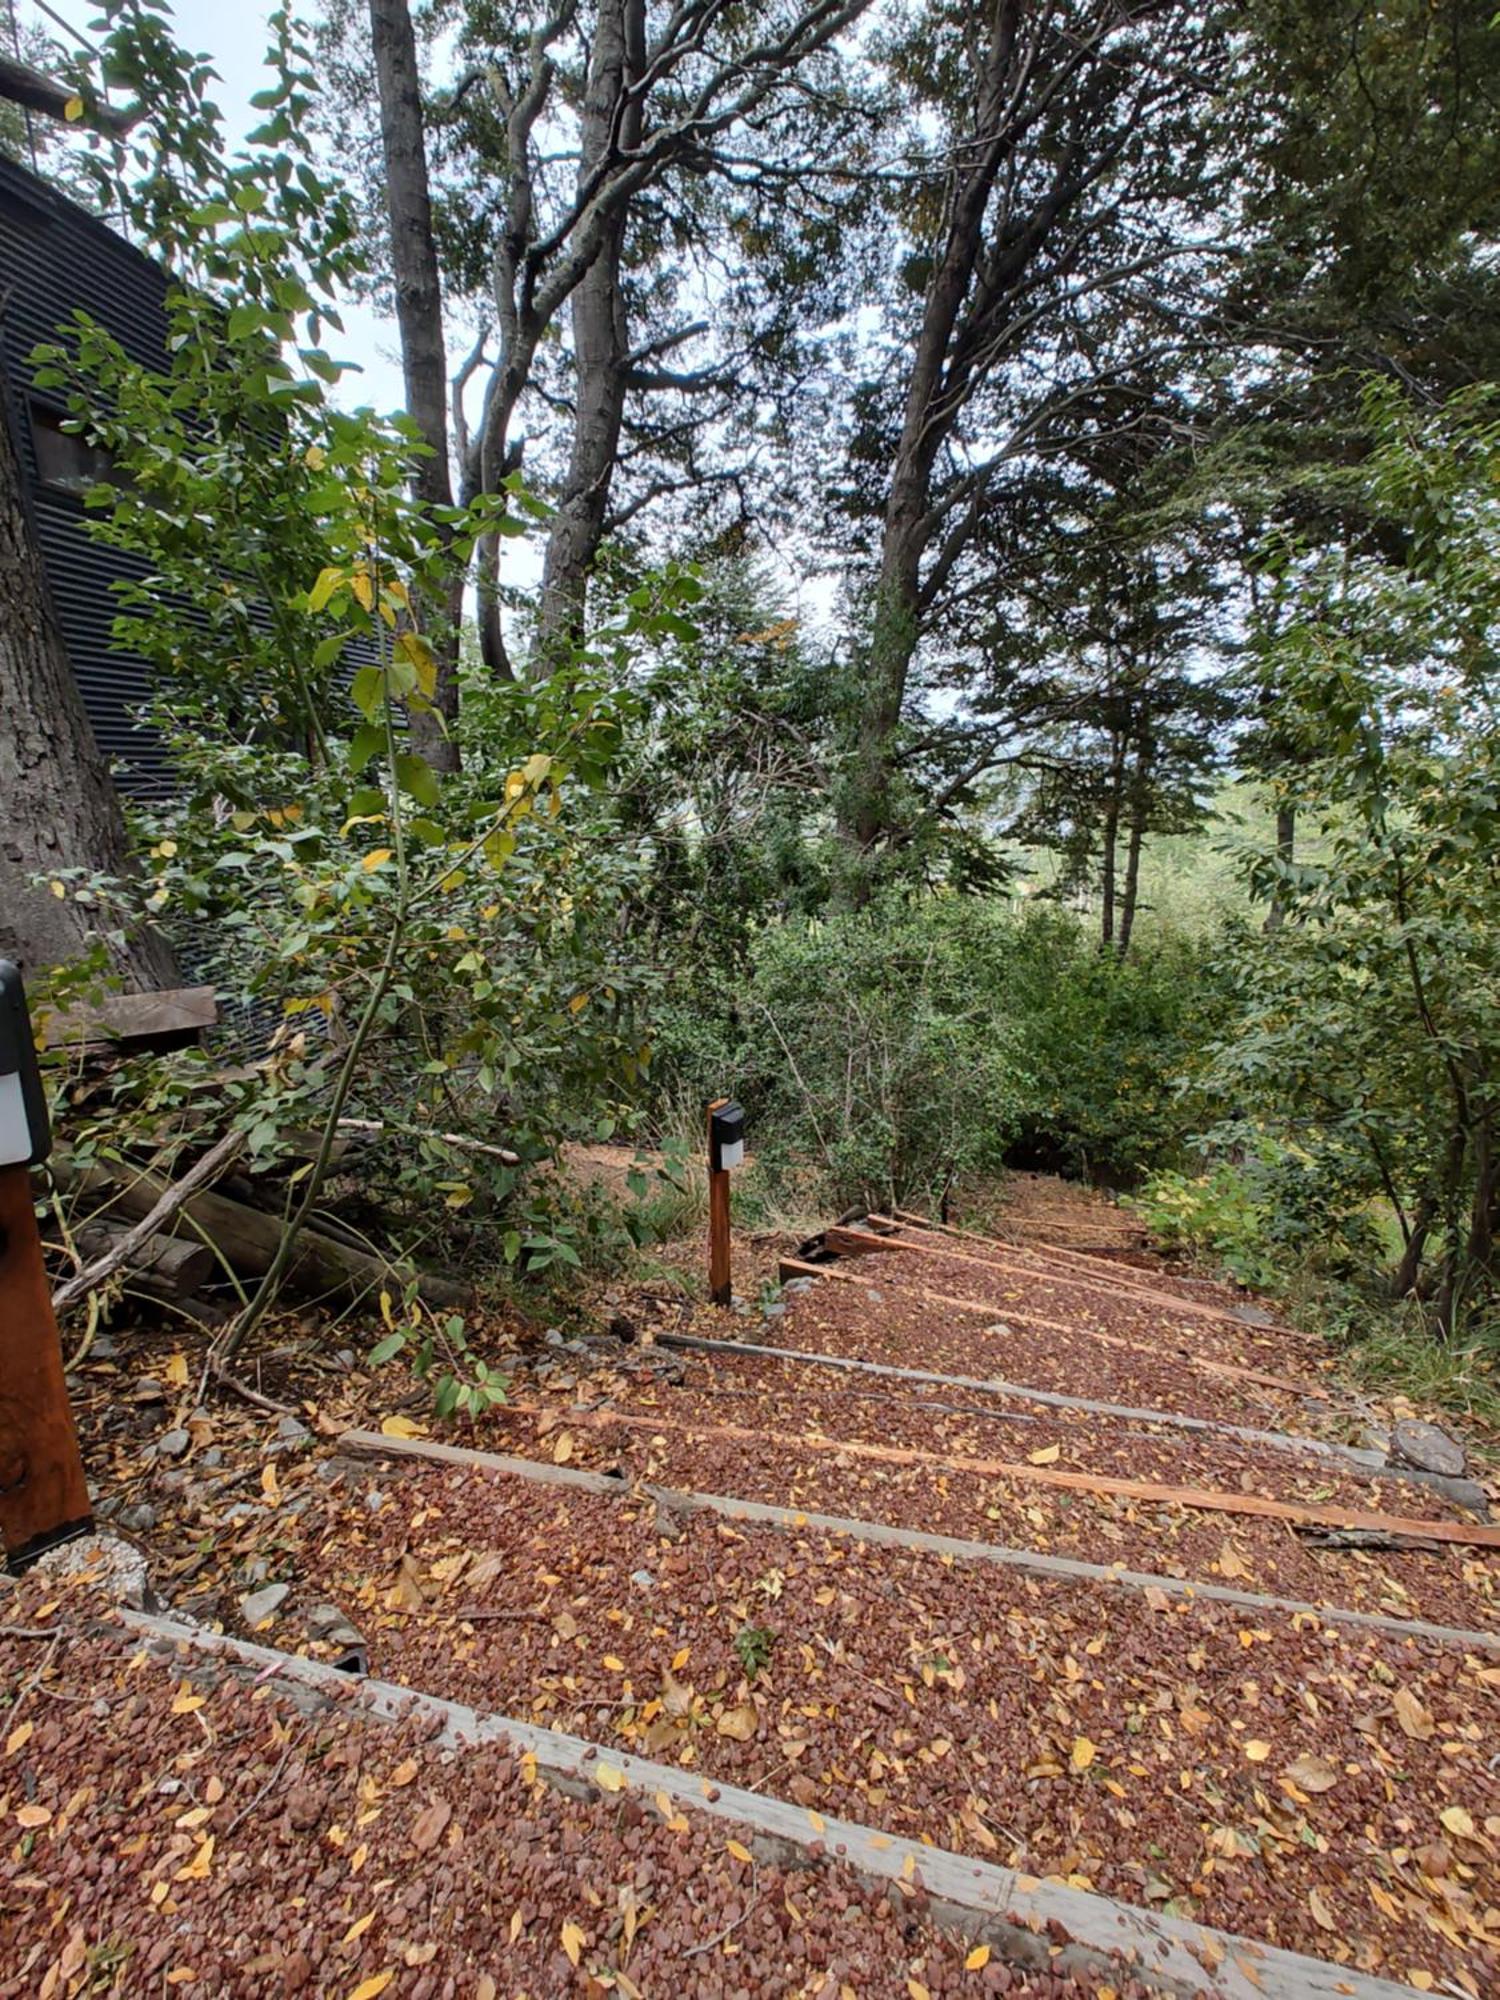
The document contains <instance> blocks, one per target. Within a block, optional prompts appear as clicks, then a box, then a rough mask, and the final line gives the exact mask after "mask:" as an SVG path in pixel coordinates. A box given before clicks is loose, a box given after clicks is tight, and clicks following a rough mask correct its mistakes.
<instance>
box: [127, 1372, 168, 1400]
mask: <svg viewBox="0 0 1500 2000" xmlns="http://www.w3.org/2000/svg"><path fill="white" fill-rule="evenodd" d="M130 1393H131V1395H132V1396H134V1398H135V1400H136V1401H137V1402H138V1403H164V1402H165V1401H166V1400H167V1392H166V1390H165V1389H163V1387H162V1386H161V1384H160V1382H158V1381H157V1379H156V1377H155V1376H154V1375H138V1376H137V1377H136V1381H135V1386H134V1388H133V1389H132V1390H131V1392H130Z"/></svg>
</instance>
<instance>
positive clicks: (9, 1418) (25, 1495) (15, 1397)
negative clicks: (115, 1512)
mask: <svg viewBox="0 0 1500 2000" xmlns="http://www.w3.org/2000/svg"><path fill="white" fill-rule="evenodd" d="M92 1526H93V1521H92V1518H91V1510H90V1506H89V1489H88V1482H87V1480H86V1479H85V1478H84V1473H83V1460H82V1457H81V1456H80V1454H79V1450H78V1432H77V1430H76V1428H75V1426H74V1423H73V1410H72V1406H71V1405H70V1403H69V1401H68V1385H67V1383H66V1382H65V1381H64V1379H63V1362H62V1347H61V1344H60V1341H59V1338H58V1332H57V1321H56V1319H55V1318H54V1316H53V1312H52V1299H51V1294H50V1292H49V1290H48V1286H47V1269H46V1265H45V1263H44V1262H43V1259H42V1239H41V1236H40V1235H39V1233H38V1231H37V1226H36V1209H35V1207H34V1206H33V1204H32V1199H31V1172H30V1169H29V1168H27V1167H25V1166H10V1167H0V1540H3V1541H4V1545H5V1552H6V1555H7V1557H8V1558H9V1561H10V1566H11V1568H12V1569H20V1568H22V1567H23V1566H24V1565H25V1564H26V1563H28V1562H31V1561H32V1560H34V1559H35V1558H36V1557H37V1556H39V1555H41V1554H42V1553H43V1551H44V1550H46V1549H49V1548H52V1547H53V1546H54V1545H55V1544H56V1543H58V1542H65V1541H68V1540H70V1539H71V1538H72V1537H73V1536H74V1535H82V1534H86V1533H87V1532H88V1530H89V1529H90V1528H91V1527H92Z"/></svg>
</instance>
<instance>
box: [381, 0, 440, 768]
mask: <svg viewBox="0 0 1500 2000" xmlns="http://www.w3.org/2000/svg"><path fill="white" fill-rule="evenodd" d="M370 46H371V49H372V50H373V52H374V57H375V81H376V88H377V92H378V95H379V99H380V140H381V153H382V156H383V160H384V165H385V200H386V214H387V219H388V221H389V224H390V254H391V275H392V278H393V280H394V285H395V293H396V323H397V325H398V327H399V328H400V333H401V372H402V376H403V379H404V381H405V385H406V414H407V415H408V416H409V417H410V418H411V421H412V422H413V423H414V424H415V425H416V427H417V430H418V431H419V432H420V433H421V437H422V442H423V444H424V446H425V447H426V454H425V456H424V457H423V458H422V459H421V460H420V461H419V462H418V464H417V467H416V470H415V473H414V475H413V481H412V484H413V487H414V490H415V492H416V495H417V497H418V499H420V500H422V501H424V502H426V503H427V505H428V506H430V507H434V508H439V509H441V508H448V507H451V506H452V505H453V477H452V471H451V468H450V465H449V459H448V350H447V343H446V341H445V338H444V333H443V290H442V280H441V278H440V276H439V273H438V259H437V244H436V242H435V240H434V237H433V232H432V193H431V189H430V187H429V185H428V178H427V138H426V132H425V130H424V121H423V113H422V81H421V76H420V74H419V72H418V69H417V43H416V36H415V35H414V33H413V32H412V24H411V12H410V9H409V8H408V6H407V0H370ZM434 608H435V609H436V610H437V613H438V616H437V619H436V621H434V620H433V619H432V618H431V617H430V616H429V617H428V618H427V619H426V621H425V623H426V627H427V636H428V642H429V644H430V645H431V646H432V648H433V654H434V658H435V660H436V663H437V684H436V689H435V692H434V695H433V705H432V709H431V710H430V711H424V712H423V713H421V714H419V715H414V716H413V717H412V724H411V727H412V737H413V742H414V746H415V748H416V749H417V750H418V751H419V752H420V753H421V754H422V755H423V756H424V757H425V758H426V759H427V761H428V763H429V764H430V765H431V766H432V767H433V769H434V770H437V771H453V770H456V769H457V768H458V751H457V746H456V744H455V742H454V740H453V728H454V725H455V723H456V722H457V720H458V642H459V631H458V624H459V616H460V613H461V611H462V590H461V586H460V588H459V589H457V590H455V591H454V593H453V594H452V595H451V596H450V598H449V600H448V602H447V603H445V604H443V605H441V606H437V607H434Z"/></svg>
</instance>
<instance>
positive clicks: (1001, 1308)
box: [777, 1257, 1321, 1396]
mask: <svg viewBox="0 0 1500 2000" xmlns="http://www.w3.org/2000/svg"><path fill="white" fill-rule="evenodd" d="M777 1268H778V1270H780V1271H781V1273H782V1274H783V1276H784V1275H785V1274H786V1272H787V1271H791V1273H792V1275H793V1276H794V1277H799V1278H805V1277H817V1278H835V1279H841V1280H842V1281H843V1282H844V1283H845V1284H852V1285H868V1284H870V1283H872V1282H873V1281H872V1280H871V1279H870V1278H867V1277H862V1276H860V1274H859V1273H858V1272H856V1271H841V1270H840V1269H839V1268H838V1266H837V1265H836V1264H804V1263H803V1262H801V1260H800V1259H798V1258H795V1257H783V1258H781V1259H780V1260H779V1263H778V1266H777ZM880 1283H881V1284H882V1285H884V1286H886V1287H887V1288H888V1289H889V1290H891V1291H893V1292H900V1293H901V1295H902V1296H903V1297H904V1298H909V1299H922V1300H925V1301H927V1302H928V1303H930V1304H932V1305H939V1306H951V1307H953V1308H954V1309H955V1310H956V1311H958V1312H967V1313H979V1314H982V1315H983V1317H984V1318H985V1319H988V1320H995V1321H1005V1320H1014V1321H1015V1322H1016V1324H1017V1325H1018V1326H1040V1327H1044V1328H1046V1329H1047V1330H1048V1331H1049V1332H1052V1333H1069V1334H1074V1335H1077V1334H1083V1335H1084V1336H1085V1337H1086V1338H1087V1339H1089V1340H1095V1341H1098V1342H1099V1344H1100V1345H1101V1346H1103V1347H1117V1348H1121V1349H1123V1350H1124V1352H1125V1353H1127V1354H1139V1353H1141V1352H1142V1351H1143V1350H1142V1346H1141V1343H1140V1342H1139V1341H1137V1340H1127V1339H1125V1338H1124V1336H1123V1335H1122V1334H1118V1333H1104V1332H1102V1331H1101V1330H1100V1329H1099V1328H1098V1327H1097V1326H1086V1327H1080V1326H1079V1325H1077V1324H1076V1322H1070V1321H1068V1320H1065V1319H1049V1318H1048V1317H1047V1316H1046V1315H1045V1314H1044V1313H1034V1312H1031V1311H1029V1310H1026V1309H1024V1308H1022V1307H1018V1306H1015V1305H1012V1304H1010V1303H1008V1302H1006V1303H1000V1302H997V1301H996V1300H994V1299H966V1298H964V1297H962V1296H961V1295H960V1294H959V1293H956V1292H938V1291H934V1290H933V1289H932V1287H931V1286H929V1285H910V1284H906V1283H904V1282H903V1281H902V1280H901V1279H900V1278H889V1277H882V1278H881V1280H880ZM1160 1351H1161V1352H1163V1353H1168V1354H1170V1355H1171V1356H1172V1358H1173V1359H1174V1360H1176V1361H1181V1362H1183V1363H1184V1364H1185V1365H1186V1366H1187V1367H1189V1368H1196V1369H1197V1370H1198V1371H1199V1372H1200V1373H1201V1374H1204V1375H1223V1376H1226V1377H1228V1378H1230V1379H1231V1380H1234V1381H1239V1382H1253V1383H1254V1384H1255V1385H1256V1387H1257V1388H1261V1389H1278V1390H1280V1391H1281V1392H1282V1394H1283V1395H1288V1396H1314V1395H1318V1394H1320V1393H1321V1391H1319V1390H1316V1389H1314V1388H1313V1387H1312V1385H1311V1384H1310V1383H1307V1382H1294V1381H1292V1380H1291V1379H1290V1378H1289V1377H1287V1376H1285V1375H1271V1374H1268V1373H1267V1372H1266V1370H1265V1369H1263V1368H1242V1367H1240V1366H1239V1365H1238V1364H1237V1363H1235V1362H1232V1361H1210V1360H1209V1358H1208V1357H1207V1355H1204V1354H1196V1353H1195V1352H1194V1351H1193V1349H1192V1348H1190V1347H1186V1346H1181V1347H1179V1346H1171V1347H1166V1348H1163V1349H1161V1350H1160Z"/></svg>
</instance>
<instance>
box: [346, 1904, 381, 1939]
mask: <svg viewBox="0 0 1500 2000" xmlns="http://www.w3.org/2000/svg"><path fill="white" fill-rule="evenodd" d="M374 1921H375V1912H374V1911H373V1910H370V1911H368V1912H367V1913H366V1914H365V1915H364V1916H362V1917H356V1918H355V1920H354V1922H353V1923H352V1924H351V1925H350V1926H349V1928H348V1930H346V1931H345V1932H344V1943H345V1944H353V1942H354V1940H355V1939H356V1938H362V1937H363V1936H364V1934H365V1932H366V1931H367V1930H368V1929H369V1928H370V1926H371V1924H373V1923H374Z"/></svg>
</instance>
